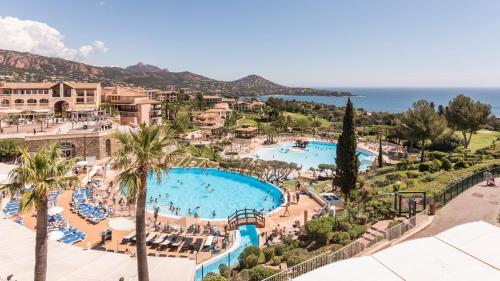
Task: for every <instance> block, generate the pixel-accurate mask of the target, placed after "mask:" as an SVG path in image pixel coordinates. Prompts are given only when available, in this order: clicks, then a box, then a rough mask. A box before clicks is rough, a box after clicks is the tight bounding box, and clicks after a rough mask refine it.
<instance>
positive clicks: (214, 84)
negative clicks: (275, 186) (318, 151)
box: [0, 50, 350, 96]
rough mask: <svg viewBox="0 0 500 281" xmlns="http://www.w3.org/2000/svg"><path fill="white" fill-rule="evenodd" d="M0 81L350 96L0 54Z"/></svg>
mask: <svg viewBox="0 0 500 281" xmlns="http://www.w3.org/2000/svg"><path fill="white" fill-rule="evenodd" d="M0 80H5V81H42V80H49V81H62V80H69V81H87V82H101V83H102V84H103V85H105V86H109V85H130V86H141V87H145V88H158V89H162V88H165V87H166V86H171V85H175V86H176V87H177V88H188V89H190V90H191V91H201V92H204V93H214V92H215V93H216V92H218V93H224V94H228V95H237V96H243V95H255V96H260V95H331V96H346V95H350V93H345V92H331V91H326V90H318V89H311V88H295V87H286V86H282V85H278V84H276V83H273V82H271V81H269V80H266V79H264V78H262V77H260V76H258V75H249V76H246V77H244V78H241V79H238V80H234V81H218V80H214V79H210V78H207V77H204V76H201V75H198V74H194V73H191V72H187V71H186V72H169V71H168V70H167V69H161V68H159V67H157V66H154V65H147V64H143V63H138V64H136V65H134V66H129V67H127V68H121V67H99V66H92V65H88V64H84V63H79V62H74V61H69V60H65V59H61V58H53V57H44V56H39V55H35V54H31V53H22V52H16V51H10V50H0Z"/></svg>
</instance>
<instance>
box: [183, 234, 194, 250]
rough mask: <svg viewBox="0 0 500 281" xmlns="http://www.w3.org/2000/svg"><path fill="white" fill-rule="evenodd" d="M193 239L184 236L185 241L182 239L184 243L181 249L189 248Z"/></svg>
mask: <svg viewBox="0 0 500 281" xmlns="http://www.w3.org/2000/svg"><path fill="white" fill-rule="evenodd" d="M193 240H194V238H193V237H188V238H186V241H184V244H182V247H181V251H182V250H186V249H190V248H191V246H192V244H193Z"/></svg>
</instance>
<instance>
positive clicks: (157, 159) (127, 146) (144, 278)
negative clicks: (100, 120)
mask: <svg viewBox="0 0 500 281" xmlns="http://www.w3.org/2000/svg"><path fill="white" fill-rule="evenodd" d="M169 131H170V130H169V129H167V127H164V126H163V127H162V126H158V125H152V126H146V125H141V126H140V127H139V129H138V130H136V131H132V130H130V131H129V132H119V133H117V134H116V139H117V140H118V143H119V144H120V148H119V149H118V151H116V152H115V154H114V155H113V160H114V163H115V165H116V166H117V168H118V169H119V170H121V172H120V174H119V175H118V183H119V185H120V188H121V189H122V191H123V192H124V193H125V194H127V196H128V198H133V199H134V200H135V202H136V209H135V211H136V214H135V217H136V225H135V228H136V237H137V238H136V239H137V243H136V245H137V251H136V254H137V271H138V273H137V276H138V279H139V281H148V280H149V273H148V261H147V256H146V224H145V217H146V214H145V212H146V198H147V178H148V175H149V174H154V175H155V176H156V177H157V179H158V182H160V181H161V178H162V176H163V172H164V171H166V170H167V169H168V168H170V162H171V161H172V160H173V158H174V156H176V155H177V154H178V152H179V150H178V149H177V147H174V149H171V148H172V145H174V142H173V139H172V138H171V137H170V136H171V133H170V132H169Z"/></svg>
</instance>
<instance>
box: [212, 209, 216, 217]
mask: <svg viewBox="0 0 500 281" xmlns="http://www.w3.org/2000/svg"><path fill="white" fill-rule="evenodd" d="M215 215H216V214H215V210H213V211H212V217H214V218H215Z"/></svg>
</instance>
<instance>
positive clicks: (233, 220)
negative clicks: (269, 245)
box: [227, 209, 266, 229]
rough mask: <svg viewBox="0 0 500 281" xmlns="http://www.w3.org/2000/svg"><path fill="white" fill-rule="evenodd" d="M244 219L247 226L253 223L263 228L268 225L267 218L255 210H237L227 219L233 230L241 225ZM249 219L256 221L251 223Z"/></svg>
mask: <svg viewBox="0 0 500 281" xmlns="http://www.w3.org/2000/svg"><path fill="white" fill-rule="evenodd" d="M243 219H244V223H245V224H248V223H251V224H255V225H258V226H262V227H264V226H265V225H266V219H265V217H264V216H263V215H262V214H260V213H259V212H257V211H256V210H255V209H243V210H236V211H235V212H234V213H233V214H231V215H229V216H228V217H227V222H228V227H229V228H230V229H231V228H232V227H233V226H237V225H240V223H241V221H242V220H243ZM249 219H254V220H255V221H249Z"/></svg>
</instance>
